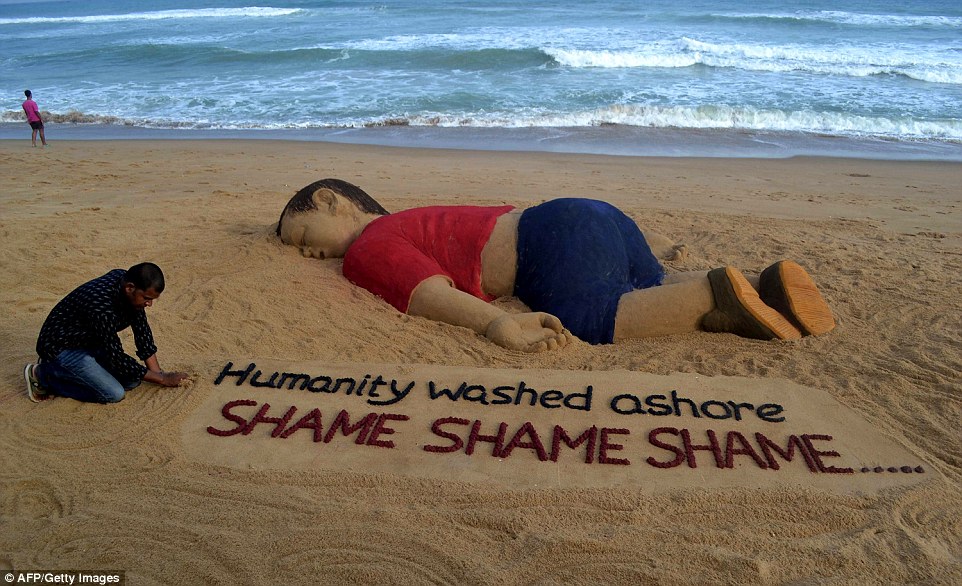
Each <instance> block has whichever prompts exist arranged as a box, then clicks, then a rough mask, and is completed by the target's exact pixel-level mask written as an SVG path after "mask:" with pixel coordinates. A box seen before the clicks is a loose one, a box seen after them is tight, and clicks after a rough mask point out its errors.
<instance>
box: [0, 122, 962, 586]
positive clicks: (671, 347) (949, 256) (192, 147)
mask: <svg viewBox="0 0 962 586" xmlns="http://www.w3.org/2000/svg"><path fill="white" fill-rule="evenodd" d="M48 140H50V141H51V143H52V146H51V147H50V148H48V149H39V148H31V146H30V142H29V140H28V139H27V138H25V139H23V140H16V141H13V140H5V141H0V168H2V174H0V233H2V235H3V249H2V253H3V254H2V257H0V302H2V306H3V307H4V308H5V311H3V312H2V313H0V353H2V354H0V357H2V364H3V368H2V371H0V406H2V409H0V412H2V414H0V453H2V454H3V456H2V466H0V528H2V529H0V568H2V569H3V570H22V571H26V570H80V569H86V570H93V569H103V570H122V571H125V572H126V577H127V580H128V583H130V584H174V583H177V584H196V583H207V584H226V583H241V584H271V583H279V584H285V583H286V584H300V583H317V584H338V583H361V584H405V585H407V584H459V585H460V584H532V583H537V584H644V583H657V584H786V583H787V584H869V583H895V584H898V583H910V584H953V583H955V584H958V583H962V434H960V433H959V427H958V426H959V421H960V419H962V380H960V374H959V373H960V372H962V328H960V324H962V276H960V275H962V190H960V187H959V186H960V185H962V164H960V163H951V162H923V161H912V162H898V161H877V160H876V161H873V160H860V159H840V158H839V159H836V158H792V159H765V160H759V159H723V158H698V159H696V158H640V157H616V156H598V155H574V154H546V153H517V152H493V151H489V152H480V151H466V150H428V149H413V148H410V149H403V148H390V147H376V146H357V145H345V144H329V143H315V142H285V141H268V140H230V141H220V140H201V141H175V140H169V141H168V140H162V141H140V140H127V141H57V140H56V137H55V136H48ZM325 177H335V178H340V179H344V180H346V181H349V182H351V183H354V184H357V185H358V186H360V187H362V188H363V189H364V190H365V191H367V192H368V193H369V194H371V195H372V196H374V197H375V198H376V199H377V200H378V201H379V202H381V203H382V204H383V205H384V206H385V207H386V208H387V209H388V210H392V211H393V210H401V209H404V208H408V207H413V206H418V205H433V204H478V205H487V204H491V205H501V204H512V205H515V206H518V207H526V206H530V205H534V204H536V203H539V202H541V201H544V200H546V199H550V198H554V197H563V196H573V197H592V198H597V199H602V200H605V201H608V202H610V203H613V204H615V205H617V206H618V207H620V208H621V209H622V210H624V211H625V212H626V213H627V214H628V215H629V216H631V217H632V218H633V219H634V220H635V221H636V222H637V223H638V224H639V225H641V226H643V227H650V228H652V229H654V230H656V231H658V232H660V233H663V234H665V235H668V236H669V237H671V238H672V239H674V240H675V241H677V242H681V243H684V244H686V245H687V246H688V250H689V254H688V256H687V258H685V259H683V260H679V261H674V262H670V263H667V268H668V270H669V272H672V271H687V270H703V269H709V268H713V267H717V266H723V265H734V266H736V267H739V268H741V269H743V270H745V271H746V272H756V273H757V271H759V270H761V269H762V268H764V267H766V266H768V265H769V264H770V263H771V262H773V261H775V260H778V259H782V258H792V259H795V260H797V261H799V262H800V263H802V264H803V265H804V266H805V267H806V268H807V269H808V270H809V272H810V273H811V274H812V275H813V276H814V277H815V279H816V280H817V282H818V283H819V286H820V288H821V291H822V293H823V295H824V296H825V298H826V299H827V300H828V302H829V303H830V304H831V306H832V308H833V309H834V311H835V314H836V318H837V321H838V327H836V329H835V330H834V331H833V332H831V333H829V334H828V335H825V336H820V337H817V338H813V337H808V338H804V339H802V340H800V341H797V342H760V341H755V340H748V339H743V338H738V337H735V336H733V335H729V334H707V333H695V334H690V335H683V336H682V335H679V336H667V337H662V338H654V339H646V340H635V341H630V342H627V343H621V344H617V345H609V346H591V345H589V344H586V343H583V342H580V341H575V342H574V343H573V344H572V345H570V346H569V347H567V348H564V349H562V350H560V351H556V352H546V353H541V354H531V355H529V354H522V353H518V352H513V351H509V350H505V349H502V348H500V347H497V346H495V345H493V344H491V343H489V342H488V341H487V340H485V339H484V338H482V337H480V336H478V335H476V334H475V333H473V332H471V331H469V330H466V329H462V328H456V327H452V326H447V325H442V324H438V323H434V322H430V321H427V320H424V319H420V318H413V317H408V316H405V315H403V314H400V313H399V312H397V311H396V310H394V309H393V308H392V307H390V306H389V305H387V304H386V303H384V302H383V301H381V300H380V299H378V298H376V297H374V296H373V295H371V294H370V293H368V292H366V291H364V290H361V289H359V288H357V287H355V286H353V285H351V284H350V283H349V282H347V281H346V280H345V279H344V278H343V277H342V276H341V272H340V268H341V264H340V261H339V260H336V259H332V260H325V261H318V260H315V259H309V258H303V257H302V256H301V255H300V253H299V251H297V250H296V249H294V248H293V247H289V246H284V245H282V244H281V243H280V241H279V240H278V239H277V238H276V237H275V235H274V228H275V225H276V222H277V220H278V216H279V214H280V211H281V209H282V208H283V206H284V204H285V203H286V202H287V201H288V199H289V198H290V197H291V196H292V195H293V194H294V193H295V192H296V191H297V190H298V189H300V188H301V187H303V186H305V185H307V184H309V183H311V182H312V181H315V180H317V179H320V178H325ZM143 260H150V261H153V262H156V263H157V264H159V265H160V266H161V267H163V269H164V272H165V274H166V276H167V289H166V291H165V292H164V294H163V296H162V298H161V299H160V300H159V301H158V302H157V303H156V304H155V305H154V307H152V308H151V309H150V310H149V313H148V316H149V319H150V323H151V326H152V328H153V332H154V337H155V339H156V341H157V345H158V347H159V349H160V350H159V359H160V363H161V365H162V366H163V367H165V368H166V369H170V370H183V371H187V372H190V373H192V374H193V375H194V377H195V379H196V380H205V381H208V383H209V380H210V379H211V378H212V376H214V375H216V374H217V372H218V370H219V369H220V368H221V367H222V366H223V364H224V362H225V361H226V360H236V359H237V358H244V359H257V360H264V361H269V360H275V361H284V362H289V363H299V362H303V363H326V364H351V363H368V364H386V365H407V366H408V367H410V368H413V369H415V370H416V368H417V367H416V366H411V365H425V367H426V368H427V367H464V368H471V369H492V371H495V372H498V373H505V372H515V371H520V372H526V371H529V370H551V371H572V373H573V375H574V373H578V374H579V375H581V374H584V373H585V372H604V373H606V376H615V375H616V374H612V373H618V372H626V373H646V374H652V375H664V376H670V375H673V374H677V373H681V374H685V375H698V376H701V377H714V376H726V377H744V378H745V379H752V380H761V381H764V380H767V379H771V380H776V379H777V380H781V379H784V380H787V381H790V382H791V383H794V384H797V385H801V386H803V387H812V388H817V389H821V390H823V391H825V392H826V393H828V395H830V396H831V397H832V398H833V399H834V400H835V401H837V402H838V403H840V404H841V405H843V406H844V407H845V408H847V409H850V410H852V411H853V412H854V413H856V414H857V415H858V417H859V418H860V419H862V420H864V421H865V422H867V423H868V424H869V425H870V426H871V427H872V428H874V429H875V430H876V431H877V432H878V433H879V434H881V435H883V436H884V437H886V438H887V439H889V440H891V441H893V442H896V443H898V444H899V445H900V446H902V447H903V448H904V449H905V450H906V451H907V452H908V453H910V454H913V455H915V456H917V457H918V458H919V459H920V460H923V461H924V462H926V465H927V467H926V472H925V474H926V476H925V478H924V481H923V482H919V483H917V484H914V485H912V486H902V487H893V488H886V489H884V490H879V491H837V490H824V489H822V488H817V487H814V486H810V485H807V484H806V483H804V482H797V483H794V482H793V483H787V484H781V485H760V486H758V487H747V488H746V487H734V488H725V487H706V486H701V485H700V484H699V483H698V482H697V479H693V480H692V481H690V482H686V483H681V484H679V486H677V487H674V488H666V489H659V490H651V489H650V487H643V486H632V485H630V484H625V483H618V484H616V485H615V484H613V485H612V486H592V487H584V488H577V487H552V486H544V487H541V486H539V487H532V486H528V485H523V483H519V486H518V487H517V488H512V487H510V486H505V484H504V483H503V482H499V483H494V482H486V481H485V480H484V479H483V478H481V479H477V478H473V477H472V478H471V479H463V478H461V477H459V476H458V475H457V474H456V473H453V472H452V474H451V475H450V478H449V479H447V480H445V479H436V478H424V477H416V476H412V475H409V474H405V473H403V471H400V470H399V471H398V473H396V474H393V473H390V472H383V471H381V470H378V471H371V470H365V467H364V461H363V454H361V455H360V456H359V459H358V461H357V464H356V466H355V467H354V469H352V470H347V469H345V468H343V467H340V468H328V467H326V466H325V465H324V462H323V460H320V461H319V462H318V463H317V464H316V465H315V466H309V467H304V466H300V467H291V466H287V465H286V461H285V456H284V454H283V450H284V449H287V446H286V444H285V446H284V447H281V448H278V452H279V453H278V455H277V465H276V466H263V467H254V468H245V467H243V466H233V465H225V464H223V463H216V462H215V460H218V461H223V460H224V458H220V459H217V458H214V459H206V460H205V459H204V458H201V457H198V455H197V454H196V453H195V452H194V451H193V450H192V449H191V446H189V445H185V444H187V443H188V442H187V441H186V440H185V439H184V438H185V436H184V434H183V431H182V430H183V429H184V426H185V424H186V423H188V422H190V421H191V420H192V419H191V418H192V417H193V414H194V413H195V412H197V410H198V409H200V408H201V407H202V406H204V405H205V404H206V403H207V402H208V400H209V399H210V396H209V394H210V393H211V392H212V391H211V388H212V387H211V386H210V384H206V385H202V384H195V385H194V386H193V387H188V388H176V389H165V388H160V387H156V386H153V385H150V384H144V385H142V386H141V387H139V388H138V389H136V390H134V391H132V392H130V393H129V394H128V396H127V398H126V399H125V400H124V401H122V402H121V403H119V404H116V405H110V406H100V405H87V404H81V403H78V402H75V401H71V400H68V399H62V398H58V399H55V400H52V401H47V402H45V403H41V404H34V403H31V402H30V401H28V400H27V397H26V393H25V390H24V385H23V379H22V369H23V366H24V364H25V363H27V362H29V361H33V360H35V359H36V354H35V351H34V345H35V343H36V336H37V332H38V331H39V328H40V326H41V324H42V323H43V320H44V318H45V317H46V315H47V313H48V312H49V311H50V309H51V308H52V307H53V306H54V304H55V303H56V302H57V301H58V300H59V299H60V298H61V297H63V296H64V295H65V294H66V293H68V292H69V291H70V290H71V289H73V288H74V287H76V286H77V285H79V284H81V283H83V282H85V281H87V280H89V279H92V278H94V277H97V276H100V275H102V274H104V273H105V272H107V271H108V270H110V269H114V268H126V267H128V266H130V265H131V264H133V263H135V262H139V261H143ZM496 303H500V304H503V305H504V306H505V307H508V308H511V307H512V302H511V301H510V300H499V301H497V302H496ZM124 340H125V343H130V345H131V348H132V340H131V339H130V338H129V337H126V338H124ZM131 353H132V350H131ZM224 445H225V446H230V445H233V444H229V443H225V444H224ZM225 449H229V448H227V447H225ZM228 456H229V454H228V455H227V456H225V458H227V459H228V460H229V457H228Z"/></svg>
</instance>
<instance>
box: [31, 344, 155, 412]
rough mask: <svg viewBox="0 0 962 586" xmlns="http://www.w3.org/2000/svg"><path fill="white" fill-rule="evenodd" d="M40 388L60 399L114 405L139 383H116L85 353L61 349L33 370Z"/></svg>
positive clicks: (125, 381) (118, 381) (117, 381)
mask: <svg viewBox="0 0 962 586" xmlns="http://www.w3.org/2000/svg"><path fill="white" fill-rule="evenodd" d="M34 373H35V375H36V377H37V382H39V383H40V388H42V389H44V390H46V391H48V392H50V393H52V394H54V395H60V396H61V397H70V398H71V399H76V400H78V401H86V402H89V403H116V402H117V401H120V400H121V399H123V398H124V394H126V392H127V391H129V390H130V389H133V388H134V387H136V386H137V385H139V384H140V382H141V381H139V380H117V378H116V377H115V376H114V375H112V374H110V373H109V372H107V369H105V368H104V367H103V366H101V365H100V363H99V362H97V359H96V358H95V357H94V355H93V354H91V353H90V352H88V351H86V350H64V351H63V352H61V353H60V354H58V355H57V357H56V358H55V359H53V360H50V361H43V362H41V364H40V365H39V366H38V367H37V369H36V370H35V371H34Z"/></svg>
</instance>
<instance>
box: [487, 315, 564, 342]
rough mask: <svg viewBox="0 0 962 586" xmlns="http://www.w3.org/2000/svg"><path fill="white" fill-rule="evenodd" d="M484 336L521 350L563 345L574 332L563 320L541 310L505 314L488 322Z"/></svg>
mask: <svg viewBox="0 0 962 586" xmlns="http://www.w3.org/2000/svg"><path fill="white" fill-rule="evenodd" d="M484 335H485V337H486V338H488V339H489V340H491V341H492V342H494V343H495V344H497V345H499V346H501V347H503V348H507V349H509V350H520V351H522V352H543V351H545V350H555V349H558V348H564V347H565V346H567V345H568V342H570V341H571V333H570V332H568V330H566V329H564V327H563V326H562V325H561V320H559V319H558V318H556V317H555V316H553V315H550V314H547V313H540V312H535V313H508V314H505V315H502V316H500V317H498V318H495V319H494V320H492V321H491V323H489V324H488V327H487V329H486V330H485V332H484Z"/></svg>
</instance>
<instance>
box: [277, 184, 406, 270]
mask: <svg viewBox="0 0 962 586" xmlns="http://www.w3.org/2000/svg"><path fill="white" fill-rule="evenodd" d="M387 213H388V211H387V210H385V209H384V208H383V207H381V204H379V203H377V201H375V200H374V198H372V197H371V196H370V195H368V194H367V193H365V192H364V190H362V189H361V188H360V187H358V186H356V185H352V184H350V183H348V182H346V181H341V180H340V179H321V180H320V181H315V182H314V183H311V184H310V185H308V186H307V187H305V188H303V189H301V190H300V191H298V192H297V193H296V194H294V197H292V198H291V199H290V201H288V202H287V205H286V206H284V211H282V212H281V217H280V220H279V221H278V222H277V235H278V236H280V238H281V241H282V242H284V243H285V244H291V245H294V246H297V247H299V248H300V249H301V253H302V254H303V255H304V256H313V257H315V258H320V259H324V258H334V257H342V256H344V253H345V252H346V251H347V248H348V246H350V245H351V243H352V242H354V239H355V238H357V236H358V235H359V234H360V233H361V230H363V229H364V227H365V226H367V224H368V222H370V221H371V220H373V219H374V218H376V217H377V216H383V215H387Z"/></svg>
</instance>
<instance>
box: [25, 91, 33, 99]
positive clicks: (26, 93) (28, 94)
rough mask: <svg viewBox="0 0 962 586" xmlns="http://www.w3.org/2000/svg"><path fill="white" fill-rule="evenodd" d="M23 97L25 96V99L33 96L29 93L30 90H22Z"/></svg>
mask: <svg viewBox="0 0 962 586" xmlns="http://www.w3.org/2000/svg"><path fill="white" fill-rule="evenodd" d="M23 95H25V96H27V98H31V97H33V94H31V93H30V90H23Z"/></svg>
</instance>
